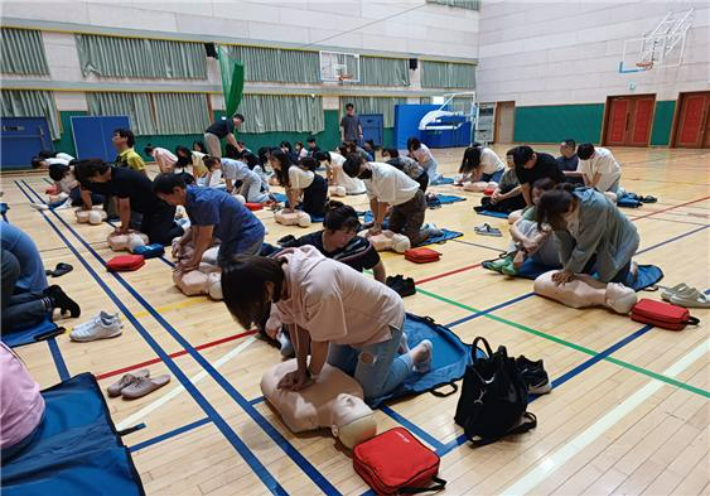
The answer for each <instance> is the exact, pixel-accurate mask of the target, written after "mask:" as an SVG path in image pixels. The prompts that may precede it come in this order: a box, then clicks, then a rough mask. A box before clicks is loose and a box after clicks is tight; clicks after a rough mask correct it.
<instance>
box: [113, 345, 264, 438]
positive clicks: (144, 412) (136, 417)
mask: <svg viewBox="0 0 710 496" xmlns="http://www.w3.org/2000/svg"><path fill="white" fill-rule="evenodd" d="M254 341H256V338H255V337H254V336H251V337H250V338H249V339H247V340H246V341H244V342H243V343H240V344H239V346H237V347H236V348H234V349H233V350H232V351H230V352H229V353H227V354H226V355H224V356H223V357H222V358H220V359H219V360H217V361H216V362H214V363H213V364H212V366H213V367H214V368H215V369H219V368H220V367H221V366H222V365H224V364H225V363H227V362H228V361H230V360H231V359H232V358H234V357H235V356H237V355H239V354H240V353H241V352H242V351H244V350H246V349H247V348H248V347H249V346H251V344H252V343H253V342H254ZM208 376H209V374H208V373H207V371H206V370H203V371H201V372H200V373H199V374H196V375H195V376H194V377H191V378H190V382H191V383H193V384H195V385H197V384H198V383H199V382H200V381H202V380H203V379H205V377H208ZM184 391H185V387H184V386H178V387H176V388H174V389H173V390H171V391H170V392H169V393H168V394H166V395H164V396H161V397H160V398H158V399H157V400H155V401H154V402H153V403H150V404H148V405H146V406H144V407H143V408H141V409H140V410H138V411H137V412H136V413H134V414H133V415H131V416H130V417H128V418H127V419H124V420H123V421H122V422H120V423H118V424H117V425H116V429H117V430H119V431H122V430H123V429H127V428H128V427H132V426H134V425H136V424H137V423H139V422H140V421H141V420H143V419H144V418H145V417H147V416H148V415H150V414H151V413H153V412H154V411H155V410H157V409H158V408H160V407H161V406H163V405H164V404H166V403H167V402H168V401H170V400H172V399H173V398H175V397H176V396H178V395H179V394H180V393H182V392H184Z"/></svg>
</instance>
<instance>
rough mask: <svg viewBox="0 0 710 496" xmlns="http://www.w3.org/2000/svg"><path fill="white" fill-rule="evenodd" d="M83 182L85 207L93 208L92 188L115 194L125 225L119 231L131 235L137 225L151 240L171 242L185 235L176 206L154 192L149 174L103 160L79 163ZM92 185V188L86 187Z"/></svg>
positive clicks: (78, 168)
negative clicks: (177, 219) (176, 215)
mask: <svg viewBox="0 0 710 496" xmlns="http://www.w3.org/2000/svg"><path fill="white" fill-rule="evenodd" d="M74 171H75V174H76V176H77V179H78V180H79V182H80V183H81V184H82V191H81V198H82V200H83V201H84V208H85V209H89V210H90V209H91V208H92V200H91V191H90V190H94V189H97V192H100V193H105V194H108V195H110V196H115V197H116V200H117V206H118V214H119V216H120V217H121V225H120V226H119V227H117V228H116V231H115V234H128V233H129V232H130V230H131V227H132V226H133V227H137V228H138V230H139V231H140V232H142V233H143V234H146V235H147V236H148V239H149V241H150V243H158V244H161V245H168V244H170V242H171V241H172V239H173V238H176V237H178V236H181V235H182V234H183V229H182V227H180V226H179V225H178V224H176V223H175V207H173V206H170V205H167V204H165V202H162V201H161V200H160V198H158V197H157V196H155V194H154V193H153V183H152V181H151V180H150V179H148V176H146V175H145V174H142V173H140V172H136V171H134V170H133V169H129V168H127V167H111V166H110V165H108V164H107V163H105V162H103V161H102V160H100V159H89V160H83V161H81V162H79V163H78V164H77V165H76V166H75V168H74ZM85 185H88V187H89V188H90V190H89V189H84V187H85Z"/></svg>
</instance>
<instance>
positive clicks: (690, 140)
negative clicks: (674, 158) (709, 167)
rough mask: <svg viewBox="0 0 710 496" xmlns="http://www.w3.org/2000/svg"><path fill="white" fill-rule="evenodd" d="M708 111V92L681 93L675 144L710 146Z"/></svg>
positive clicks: (680, 145) (709, 101) (709, 95)
mask: <svg viewBox="0 0 710 496" xmlns="http://www.w3.org/2000/svg"><path fill="white" fill-rule="evenodd" d="M709 112H710V92H704V93H687V94H684V95H681V97H680V113H679V118H678V125H677V126H676V139H675V146H677V147H680V148H708V147H710V136H709V135H710V132H709V131H708V125H709V124H710V122H709V121H710V119H708V113H709Z"/></svg>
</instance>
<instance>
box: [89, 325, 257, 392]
mask: <svg viewBox="0 0 710 496" xmlns="http://www.w3.org/2000/svg"><path fill="white" fill-rule="evenodd" d="M256 332H257V331H256V330H253V331H247V332H242V333H240V334H235V335H234V336H227V337H226V338H221V339H218V340H216V341H210V342H209V343H204V344H201V345H199V346H195V349H196V350H204V349H207V348H212V347H214V346H218V345H220V344H223V343H228V342H230V341H235V340H237V339H239V338H243V337H246V336H251V335H252V334H256ZM183 355H187V350H181V351H176V352H175V353H171V354H170V355H168V356H169V357H170V358H177V357H181V356H183ZM160 362H162V360H161V359H160V358H154V359H152V360H146V361H145V362H141V363H136V364H134V365H130V366H128V367H123V368H121V369H117V370H112V371H111V372H104V373H103V374H98V375H97V376H96V380H97V381H100V380H102V379H107V378H109V377H113V376H116V375H119V374H125V373H126V372H130V371H132V370H136V369H140V368H142V367H147V366H149V365H155V364H156V363H160Z"/></svg>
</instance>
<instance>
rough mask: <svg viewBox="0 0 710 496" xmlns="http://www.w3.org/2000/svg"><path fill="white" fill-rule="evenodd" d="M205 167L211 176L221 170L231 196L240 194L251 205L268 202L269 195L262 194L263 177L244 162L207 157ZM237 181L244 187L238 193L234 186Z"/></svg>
mask: <svg viewBox="0 0 710 496" xmlns="http://www.w3.org/2000/svg"><path fill="white" fill-rule="evenodd" d="M205 165H206V166H207V168H208V169H209V170H210V173H211V174H214V171H215V170H217V169H220V168H221V171H222V177H223V178H224V182H225V186H226V189H227V192H228V193H229V194H232V193H238V194H240V195H242V196H243V197H244V198H245V199H246V201H247V202H249V203H264V202H266V201H268V199H269V195H268V194H266V193H263V192H262V183H261V177H259V175H258V174H257V173H256V172H254V171H252V170H251V169H249V166H248V165H247V164H245V163H244V162H242V161H240V160H234V159H231V158H223V159H219V158H217V157H206V158H205ZM237 181H241V183H242V185H241V186H240V187H239V190H238V191H235V187H234V184H235V182H237Z"/></svg>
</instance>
